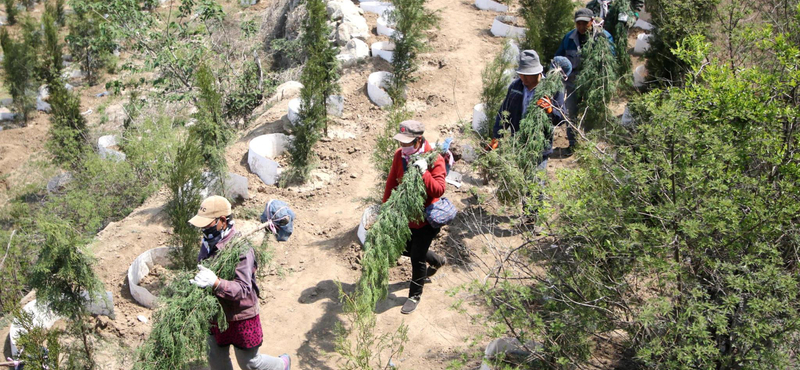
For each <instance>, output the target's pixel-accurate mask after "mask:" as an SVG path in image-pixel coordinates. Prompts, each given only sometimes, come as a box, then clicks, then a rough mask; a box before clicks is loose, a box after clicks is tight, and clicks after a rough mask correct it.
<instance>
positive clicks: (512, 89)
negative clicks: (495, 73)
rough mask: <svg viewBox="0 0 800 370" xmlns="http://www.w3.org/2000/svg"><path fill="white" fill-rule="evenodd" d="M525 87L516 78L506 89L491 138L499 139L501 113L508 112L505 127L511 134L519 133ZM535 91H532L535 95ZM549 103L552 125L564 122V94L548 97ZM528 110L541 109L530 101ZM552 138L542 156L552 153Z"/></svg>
mask: <svg viewBox="0 0 800 370" xmlns="http://www.w3.org/2000/svg"><path fill="white" fill-rule="evenodd" d="M524 89H525V85H523V84H522V80H521V79H519V78H517V79H516V80H514V82H512V83H511V85H510V86H509V87H508V93H506V98H505V100H503V104H502V105H501V106H500V111H499V112H497V116H495V119H494V130H493V134H492V137H494V138H499V137H500V130H501V129H503V128H504V127H503V125H502V122H503V111H508V126H507V127H505V128H506V129H508V130H509V131H511V134H512V135H513V134H514V133H515V132H517V131H519V122H520V121H521V120H522V101H523V100H524V99H525V93H524ZM535 91H536V89H534V93H535ZM550 101H551V103H552V104H553V113H550V119H551V120H552V122H553V125H554V126H555V125H558V124H560V123H561V121H563V120H564V116H563V115H562V113H561V112H564V111H565V108H564V92H563V91H561V92H559V93H558V94H556V96H553V97H550ZM528 109H541V108H539V107H537V106H536V101H534V100H531V103H530V107H529V108H528ZM552 147H553V138H552V137H550V145H549V146H548V147H547V149H546V150H545V152H544V153H542V155H543V156H545V157H546V156H548V155H550V153H552V152H553V149H552Z"/></svg>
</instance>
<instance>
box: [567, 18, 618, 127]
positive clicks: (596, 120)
mask: <svg viewBox="0 0 800 370" xmlns="http://www.w3.org/2000/svg"><path fill="white" fill-rule="evenodd" d="M591 31H592V32H593V35H591V36H590V37H589V40H588V41H587V42H586V45H584V46H583V48H582V49H581V63H582V67H581V72H580V74H579V75H578V77H577V80H576V85H577V86H578V87H577V91H576V94H578V102H579V103H578V111H579V112H583V114H582V116H581V121H582V122H583V123H582V124H583V125H584V126H585V127H586V129H587V130H591V129H593V128H600V127H603V126H605V123H606V122H608V121H609V120H610V119H611V118H612V117H613V116H612V114H611V111H610V110H609V109H608V104H609V103H611V97H612V95H613V94H614V92H615V91H616V89H617V85H616V84H617V59H616V58H615V57H614V53H613V50H612V45H611V43H610V42H608V39H607V38H606V37H605V36H604V34H603V28H602V27H598V26H596V25H595V26H594V27H593V29H592V30H591ZM618 52H623V51H618Z"/></svg>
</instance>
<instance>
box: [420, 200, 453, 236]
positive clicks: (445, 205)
mask: <svg viewBox="0 0 800 370" xmlns="http://www.w3.org/2000/svg"><path fill="white" fill-rule="evenodd" d="M456 213H458V211H457V210H456V206H454V205H453V203H452V202H450V200H449V199H447V198H445V197H441V198H439V200H438V201H436V202H434V203H432V204H431V205H429V206H427V207H425V220H426V221H428V223H429V224H430V225H431V226H433V227H434V228H436V229H438V228H440V227H442V226H444V225H449V224H450V223H451V222H453V220H454V219H455V218H456Z"/></svg>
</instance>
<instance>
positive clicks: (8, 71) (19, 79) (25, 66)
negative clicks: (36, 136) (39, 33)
mask: <svg viewBox="0 0 800 370" xmlns="http://www.w3.org/2000/svg"><path fill="white" fill-rule="evenodd" d="M0 46H2V49H3V70H4V71H5V73H4V76H3V82H4V84H5V86H6V88H7V89H8V91H9V92H10V93H11V97H12V98H13V99H14V108H15V110H16V111H17V114H19V118H20V119H21V121H22V122H23V123H25V122H27V121H28V118H29V115H30V112H31V111H33V109H34V108H35V105H34V104H35V96H36V84H35V62H36V60H35V56H36V54H35V51H34V50H35V49H32V48H30V47H29V45H28V44H26V42H25V41H24V40H23V41H17V40H14V39H13V38H12V37H11V35H9V33H8V31H7V30H6V29H5V28H3V29H2V30H0Z"/></svg>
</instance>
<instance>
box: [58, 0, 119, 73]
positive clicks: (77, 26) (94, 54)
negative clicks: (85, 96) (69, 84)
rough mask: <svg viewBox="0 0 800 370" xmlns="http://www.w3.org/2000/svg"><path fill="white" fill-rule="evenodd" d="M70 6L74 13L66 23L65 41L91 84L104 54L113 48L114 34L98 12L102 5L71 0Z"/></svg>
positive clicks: (92, 1)
mask: <svg viewBox="0 0 800 370" xmlns="http://www.w3.org/2000/svg"><path fill="white" fill-rule="evenodd" d="M71 5H72V9H73V10H74V14H73V16H72V18H71V20H70V22H69V24H68V26H69V35H67V37H66V40H67V44H68V45H69V49H70V51H71V52H72V56H73V58H75V60H76V61H77V62H78V63H80V65H81V70H82V71H83V72H84V73H86V80H87V82H88V83H89V85H94V84H96V83H97V79H98V76H97V75H98V73H99V70H100V69H101V68H103V67H105V62H106V61H107V56H108V55H109V54H111V53H112V52H113V51H114V47H115V46H116V44H115V43H114V37H113V35H112V31H111V27H110V25H109V23H108V20H107V19H105V18H103V16H102V14H104V13H100V12H98V6H101V5H102V4H99V3H98V2H97V1H95V0H74V1H72V3H71Z"/></svg>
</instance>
